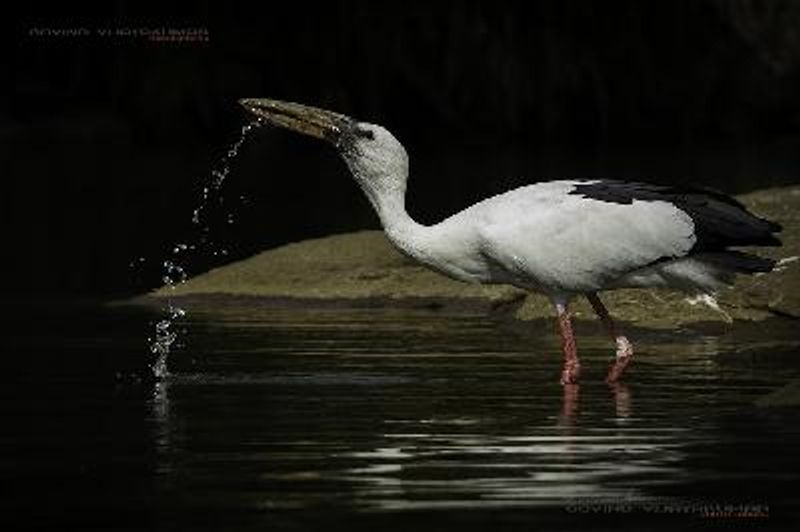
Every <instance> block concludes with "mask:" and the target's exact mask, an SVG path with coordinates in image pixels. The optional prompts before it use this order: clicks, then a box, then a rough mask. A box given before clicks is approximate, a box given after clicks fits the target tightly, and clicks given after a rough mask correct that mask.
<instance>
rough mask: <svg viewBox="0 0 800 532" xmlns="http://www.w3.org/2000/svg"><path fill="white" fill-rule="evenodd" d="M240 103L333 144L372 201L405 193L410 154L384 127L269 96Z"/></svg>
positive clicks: (262, 117) (269, 119)
mask: <svg viewBox="0 0 800 532" xmlns="http://www.w3.org/2000/svg"><path fill="white" fill-rule="evenodd" d="M239 103H240V104H241V105H242V106H243V107H244V108H245V109H247V110H248V111H249V112H250V113H252V114H254V115H255V116H257V117H258V118H259V120H261V121H262V122H266V123H268V124H272V125H275V126H280V127H283V128H286V129H290V130H292V131H296V132H298V133H302V134H304V135H309V136H312V137H316V138H319V139H323V140H326V141H328V142H330V143H331V144H333V145H334V146H335V147H336V148H337V149H338V150H339V152H340V153H341V154H342V157H343V158H344V159H345V161H346V162H347V165H348V166H349V168H350V171H351V172H352V173H353V176H354V177H355V178H356V181H358V183H359V185H361V187H362V188H363V189H364V191H365V192H366V193H367V195H368V196H369V198H370V200H371V201H372V202H373V204H376V202H379V201H380V200H381V199H382V198H385V197H388V196H395V195H398V194H399V195H400V196H401V197H402V195H403V194H404V193H405V184H406V178H407V176H408V155H407V154H406V150H405V149H404V148H403V145H402V144H400V142H399V141H398V140H397V139H396V138H394V136H393V135H392V134H391V133H389V131H387V130H386V129H385V128H383V127H381V126H378V125H375V124H369V123H366V122H359V121H358V120H354V119H352V118H350V117H348V116H345V115H343V114H339V113H334V112H332V111H326V110H325V109H318V108H315V107H309V106H306V105H300V104H297V103H290V102H281V101H277V100H269V99H266V98H244V99H242V100H239ZM376 207H378V205H377V204H376Z"/></svg>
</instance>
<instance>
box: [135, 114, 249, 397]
mask: <svg viewBox="0 0 800 532" xmlns="http://www.w3.org/2000/svg"><path fill="white" fill-rule="evenodd" d="M261 125H262V122H261V121H258V120H256V121H253V122H250V123H248V124H246V125H244V126H242V128H241V131H240V133H239V138H238V139H237V140H236V141H235V142H234V143H233V144H231V145H230V147H229V148H228V149H227V151H226V153H225V155H223V156H222V157H221V158H220V160H219V161H218V163H217V164H216V165H215V167H214V168H213V169H212V170H211V172H210V174H209V175H208V176H207V177H206V181H205V183H204V184H203V188H202V193H201V196H200V199H199V200H198V202H197V206H196V207H195V208H194V210H193V211H192V218H191V220H192V225H193V227H194V228H195V230H196V234H195V235H193V236H192V237H191V240H190V242H191V243H188V244H187V243H183V242H179V243H176V244H174V245H173V246H172V251H171V253H170V257H169V258H167V259H164V260H163V261H162V262H161V274H162V277H161V281H162V283H163V286H164V287H166V288H168V289H170V290H173V289H174V288H175V287H176V286H178V285H180V284H183V283H185V282H186V280H187V279H188V278H189V275H188V273H187V269H189V268H190V266H191V265H192V262H193V259H194V260H195V261H196V258H197V256H198V254H206V255H209V256H213V257H225V256H227V255H228V250H227V248H226V247H225V244H221V243H219V242H215V241H214V239H213V237H212V235H213V233H214V232H213V229H214V226H215V224H217V223H219V220H220V219H221V220H222V222H223V223H225V224H228V225H230V224H234V223H235V221H236V215H235V212H234V211H235V207H234V208H231V207H228V206H226V205H225V196H224V195H223V194H222V186H223V184H224V183H225V179H226V178H227V177H228V175H229V174H230V172H231V166H232V165H233V162H234V159H236V157H237V156H238V155H239V150H240V149H241V147H242V145H243V144H244V143H245V141H246V140H247V136H248V135H249V134H250V132H251V131H253V130H254V129H256V128H258V127H260V126H261ZM238 200H239V203H242V202H244V201H246V198H245V197H244V196H240V197H239V198H238ZM228 203H231V202H230V201H228ZM143 261H144V258H140V259H138V260H136V261H132V262H131V263H130V265H131V267H134V268H135V267H136V266H138V265H140V264H141V263H142V262H143ZM185 315H186V309H184V308H181V307H180V306H178V305H177V304H176V303H175V301H174V298H169V297H168V298H167V299H166V303H165V305H164V308H162V316H161V317H160V318H158V319H156V320H155V322H154V324H153V334H152V336H151V337H149V338H148V343H149V344H150V351H151V352H152V353H153V354H155V355H156V360H155V362H153V364H152V365H151V369H152V371H153V375H154V376H155V377H156V378H158V379H161V378H164V377H167V376H168V375H169V367H168V359H169V354H170V352H171V351H172V346H173V344H175V342H176V341H177V340H178V338H179V334H180V332H185V331H183V330H182V329H181V327H180V320H181V318H183V317H184V316H185ZM160 392H161V390H157V393H160Z"/></svg>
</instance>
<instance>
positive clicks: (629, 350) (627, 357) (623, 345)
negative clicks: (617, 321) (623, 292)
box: [586, 294, 633, 384]
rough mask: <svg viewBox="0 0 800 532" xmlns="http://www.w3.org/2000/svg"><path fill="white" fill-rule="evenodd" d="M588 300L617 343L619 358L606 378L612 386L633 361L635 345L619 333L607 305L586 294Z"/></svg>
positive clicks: (592, 295)
mask: <svg viewBox="0 0 800 532" xmlns="http://www.w3.org/2000/svg"><path fill="white" fill-rule="evenodd" d="M586 299H588V300H589V303H591V305H592V308H593V309H594V311H595V313H596V314H597V317H599V318H600V321H601V322H603V325H604V326H605V328H606V330H607V331H608V334H609V335H611V338H612V339H613V340H614V341H615V342H616V343H617V358H616V360H614V363H613V364H612V365H611V368H610V369H609V370H608V376H607V377H606V382H607V383H609V384H612V383H615V382H617V381H619V379H620V377H622V374H623V373H625V368H627V367H628V365H629V364H630V363H631V360H632V359H633V344H631V343H630V342H629V341H628V339H627V338H625V337H624V336H623V335H621V334H619V333H618V332H617V327H616V325H614V321H613V320H612V319H611V316H610V315H609V314H608V310H606V307H605V305H603V302H602V301H600V298H599V297H598V296H597V294H586Z"/></svg>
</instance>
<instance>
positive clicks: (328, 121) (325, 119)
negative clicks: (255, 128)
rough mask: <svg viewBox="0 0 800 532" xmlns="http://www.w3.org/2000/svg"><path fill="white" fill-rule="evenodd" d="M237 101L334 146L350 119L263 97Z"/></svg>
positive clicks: (269, 120)
mask: <svg viewBox="0 0 800 532" xmlns="http://www.w3.org/2000/svg"><path fill="white" fill-rule="evenodd" d="M239 103H240V104H241V105H242V107H244V108H245V109H247V110H248V111H249V112H251V113H253V114H254V115H256V116H257V117H259V119H261V120H263V121H265V122H267V123H269V124H272V125H275V126H280V127H285V128H286V129H291V130H292V131H297V132H298V133H302V134H304V135H310V136H312V137H316V138H319V139H324V140H327V141H329V142H331V143H333V144H334V145H336V146H338V145H339V141H340V139H341V138H342V133H344V132H345V131H346V130H347V129H348V128H349V127H350V124H351V123H352V120H351V119H350V118H348V117H347V116H345V115H342V114H339V113H334V112H331V111H326V110H324V109H317V108H316V107H309V106H307V105H300V104H298V103H291V102H280V101H277V100H268V99H266V98H242V99H241V100H239Z"/></svg>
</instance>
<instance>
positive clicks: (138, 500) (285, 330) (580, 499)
mask: <svg viewBox="0 0 800 532" xmlns="http://www.w3.org/2000/svg"><path fill="white" fill-rule="evenodd" d="M156 319H158V315H157V314H148V312H147V311H144V310H120V309H115V310H111V309H104V308H100V307H95V306H86V305H83V306H74V305H70V306H63V305H61V306H52V305H51V306H40V307H35V308H34V307H27V308H24V312H22V311H18V312H17V313H16V318H14V320H13V321H12V323H11V325H12V327H11V333H10V334H9V335H8V336H7V337H6V339H5V342H6V343H7V345H8V349H4V352H5V357H6V358H5V360H6V362H7V371H6V376H7V386H5V387H4V389H3V392H2V396H3V399H4V400H3V401H2V402H0V404H2V413H3V419H4V421H5V425H6V430H4V431H3V432H4V435H3V436H2V445H3V450H4V453H3V461H2V471H3V476H4V477H5V478H6V479H7V481H8V482H9V485H10V486H12V487H13V488H14V489H13V490H11V491H12V494H11V495H10V496H9V497H8V498H6V499H5V500H4V505H6V506H7V508H6V509H5V510H6V511H5V512H4V515H5V516H7V517H8V516H13V517H11V519H13V520H14V521H16V523H17V525H25V526H27V527H29V528H52V529H67V528H81V529H85V528H88V527H98V528H101V529H110V528H130V529H153V528H154V529H164V530H173V529H174V530H178V529H190V528H191V529H201V530H202V529H228V530H233V529H236V530H302V529H311V528H313V529H325V530H330V529H342V530H351V529H361V528H363V529H376V527H377V528H380V529H390V530H394V529H396V530H407V529H409V528H412V527H413V528H423V529H436V530H442V529H448V528H452V529H455V528H459V529H467V530H469V529H474V530H485V529H486V528H487V527H489V526H491V527H495V528H497V527H504V528H506V529H525V530H527V529H539V528H542V529H559V528H565V529H568V528H570V527H573V526H575V525H576V524H583V525H586V526H587V527H588V526H591V527H594V528H597V527H602V526H607V527H608V528H615V527H618V526H620V525H624V524H630V526H632V527H638V528H641V527H642V526H647V527H652V526H655V525H663V526H665V527H674V526H681V527H683V526H697V527H700V526H706V525H708V524H709V522H713V523H723V525H724V526H728V525H730V524H731V523H733V524H734V525H741V524H746V525H749V526H753V527H759V528H763V527H770V526H773V527H778V526H784V525H786V524H787V523H788V522H789V519H790V518H791V517H792V515H793V514H792V512H793V511H794V508H795V507H796V505H797V503H798V500H799V499H800V498H799V497H798V496H797V495H795V490H794V488H795V487H796V480H797V476H798V475H797V472H798V460H797V449H798V445H799V444H800V430H798V423H797V421H798V419H797V416H795V415H794V414H793V413H787V412H772V411H764V410H761V409H757V408H755V407H753V406H751V404H752V401H753V399H754V398H756V397H758V396H760V395H762V394H764V393H766V392H768V391H770V390H771V389H773V388H775V387H776V386H779V385H781V384H782V383H784V382H786V381H787V380H788V379H790V378H791V377H793V376H796V375H797V371H796V369H792V368H796V367H797V366H796V365H794V366H793V365H792V364H789V368H788V369H787V368H786V367H785V366H786V365H787V364H785V363H779V364H778V363H765V362H764V361H763V360H762V357H757V356H753V358H752V360H754V361H757V362H748V361H747V360H745V361H744V362H742V361H741V357H738V358H737V360H739V362H738V363H727V362H725V361H726V360H727V358H726V356H727V355H728V354H730V353H731V352H733V351H737V350H741V349H742V345H741V343H742V341H743V339H742V338H741V337H736V338H734V337H733V336H732V335H730V334H725V333H724V332H723V333H722V334H719V333H715V334H713V335H710V334H708V335H704V334H698V333H696V332H694V333H693V332H688V331H676V332H675V333H674V334H673V333H671V334H664V333H658V334H656V333H646V332H639V333H638V335H637V338H636V340H638V347H639V351H638V353H637V355H636V356H637V360H636V366H635V368H634V371H633V372H632V373H631V374H630V376H629V378H628V380H627V382H626V384H623V385H619V386H617V387H613V388H609V387H608V386H606V385H605V384H603V383H602V377H603V374H604V372H605V369H606V365H607V363H608V360H609V357H610V356H611V346H610V345H609V343H608V342H607V341H606V340H605V339H604V338H602V337H601V336H598V335H595V334H594V332H596V331H593V330H589V331H584V332H585V334H584V335H583V336H581V337H579V342H580V343H579V349H581V354H582V359H583V362H584V370H585V373H584V375H583V382H582V384H581V385H580V386H579V387H572V388H567V389H564V388H563V387H561V386H560V385H559V384H558V382H557V380H558V375H559V365H560V360H559V356H558V346H557V343H556V339H555V337H554V335H553V334H552V330H551V329H550V328H549V327H544V326H541V325H532V326H531V330H530V331H528V332H526V333H521V332H520V331H519V330H518V329H515V328H509V327H506V326H504V325H503V324H499V323H495V322H493V321H492V320H490V319H488V318H486V317H484V316H480V315H469V314H458V315H448V314H441V313H436V312H433V311H423V310H380V309H365V310H354V311H353V310H342V309H328V310H310V309H305V310H304V309H292V310H277V309H269V308H259V307H257V306H251V307H249V308H245V307H242V308H240V309H227V310H224V311H223V310H220V311H218V312H215V313H213V314H211V313H204V312H192V313H191V314H190V316H189V318H188V319H186V320H185V321H184V322H183V323H182V325H180V326H181V327H184V328H185V329H186V333H185V334H184V335H182V336H181V339H182V341H184V342H185V345H183V346H182V347H181V346H179V347H178V349H177V350H175V351H173V353H172V354H171V355H170V357H171V358H170V360H169V361H168V365H169V371H170V376H169V377H168V378H167V379H165V380H163V381H161V382H156V381H155V380H154V379H153V377H152V376H151V375H152V374H151V372H150V368H149V365H150V364H151V363H152V357H153V355H151V353H150V352H149V350H148V349H147V342H146V340H145V338H144V334H145V331H146V330H147V329H148V327H149V325H148V323H149V322H151V321H152V320H156ZM752 340H753V344H752V345H753V347H752V349H754V350H761V351H765V350H771V351H773V352H778V351H780V352H782V354H783V356H780V357H777V358H775V360H778V359H780V360H784V361H785V360H786V359H787V358H788V357H790V356H791V355H792V354H794V353H796V352H797V349H796V348H795V347H792V345H791V343H790V342H788V343H787V342H782V341H778V340H779V339H775V338H772V339H770V338H766V339H765V338H753V339H752ZM770 360H772V358H770ZM790 360H791V359H790ZM726 507H727V510H726V511H727V514H726V515H722V516H720V515H710V514H709V511H710V510H713V509H723V510H724V509H725V508H726ZM742 512H744V513H745V514H748V515H744V514H743V513H742Z"/></svg>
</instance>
